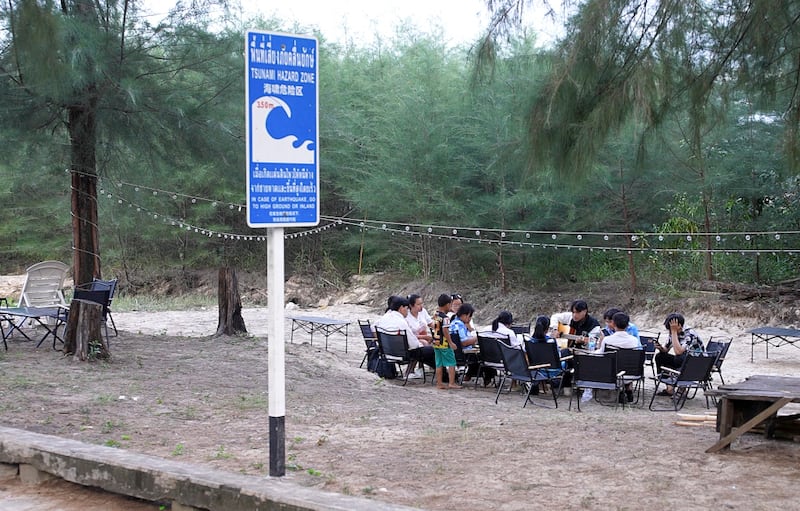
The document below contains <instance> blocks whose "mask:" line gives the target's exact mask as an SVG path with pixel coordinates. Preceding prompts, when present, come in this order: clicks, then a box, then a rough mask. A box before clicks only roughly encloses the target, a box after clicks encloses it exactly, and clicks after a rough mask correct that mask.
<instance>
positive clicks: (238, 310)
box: [215, 267, 247, 335]
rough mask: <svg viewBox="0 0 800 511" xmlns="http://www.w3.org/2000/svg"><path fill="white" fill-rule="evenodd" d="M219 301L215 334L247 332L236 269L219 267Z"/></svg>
mask: <svg viewBox="0 0 800 511" xmlns="http://www.w3.org/2000/svg"><path fill="white" fill-rule="evenodd" d="M217 301H218V306H219V321H218V323H217V333H216V334H215V335H237V334H246V333H247V327H246V326H245V324H244V318H242V299H241V298H240V296H239V278H238V277H237V276H236V270H235V269H233V268H228V267H223V268H220V269H219V289H218V292H217Z"/></svg>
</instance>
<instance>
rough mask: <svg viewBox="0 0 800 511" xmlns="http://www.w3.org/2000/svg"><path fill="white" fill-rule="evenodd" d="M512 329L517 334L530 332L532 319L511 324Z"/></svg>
mask: <svg viewBox="0 0 800 511" xmlns="http://www.w3.org/2000/svg"><path fill="white" fill-rule="evenodd" d="M511 330H512V331H513V332H514V333H515V334H517V335H522V334H529V333H531V323H530V321H529V322H527V323H514V324H513V325H511Z"/></svg>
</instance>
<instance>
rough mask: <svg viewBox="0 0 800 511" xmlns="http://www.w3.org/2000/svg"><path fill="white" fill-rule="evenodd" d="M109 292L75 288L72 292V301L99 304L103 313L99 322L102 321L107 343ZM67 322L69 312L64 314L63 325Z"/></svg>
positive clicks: (106, 290)
mask: <svg viewBox="0 0 800 511" xmlns="http://www.w3.org/2000/svg"><path fill="white" fill-rule="evenodd" d="M110 294H111V292H110V291H109V290H108V289H102V290H96V291H89V290H85V289H80V288H75V290H74V291H73V292H72V299H73V300H86V301H89V302H94V303H96V304H99V305H101V306H102V307H103V311H102V312H101V316H100V320H101V321H102V326H103V328H104V330H105V334H106V341H108V337H109V336H108V318H109V310H108V304H109V301H110V298H109V296H110ZM68 320H69V311H68V310H67V312H66V313H65V319H64V325H66V324H67V321H68Z"/></svg>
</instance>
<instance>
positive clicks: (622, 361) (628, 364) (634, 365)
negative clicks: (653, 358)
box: [606, 346, 646, 378]
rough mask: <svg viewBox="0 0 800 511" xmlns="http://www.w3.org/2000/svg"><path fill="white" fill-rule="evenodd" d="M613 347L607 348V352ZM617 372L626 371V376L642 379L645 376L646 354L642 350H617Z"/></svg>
mask: <svg viewBox="0 0 800 511" xmlns="http://www.w3.org/2000/svg"><path fill="white" fill-rule="evenodd" d="M608 348H611V346H607V347H606V350H607V351H608ZM613 351H615V352H616V354H617V371H625V376H626V377H627V376H632V377H636V378H641V377H643V376H644V359H645V356H646V353H645V351H644V350H642V349H635V348H616V349H614V350H613Z"/></svg>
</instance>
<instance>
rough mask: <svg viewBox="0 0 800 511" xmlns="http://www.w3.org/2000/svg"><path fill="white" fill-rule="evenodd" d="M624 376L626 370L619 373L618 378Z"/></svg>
mask: <svg viewBox="0 0 800 511" xmlns="http://www.w3.org/2000/svg"><path fill="white" fill-rule="evenodd" d="M623 376H625V371H620V372H618V373H617V378H622V377H623Z"/></svg>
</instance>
